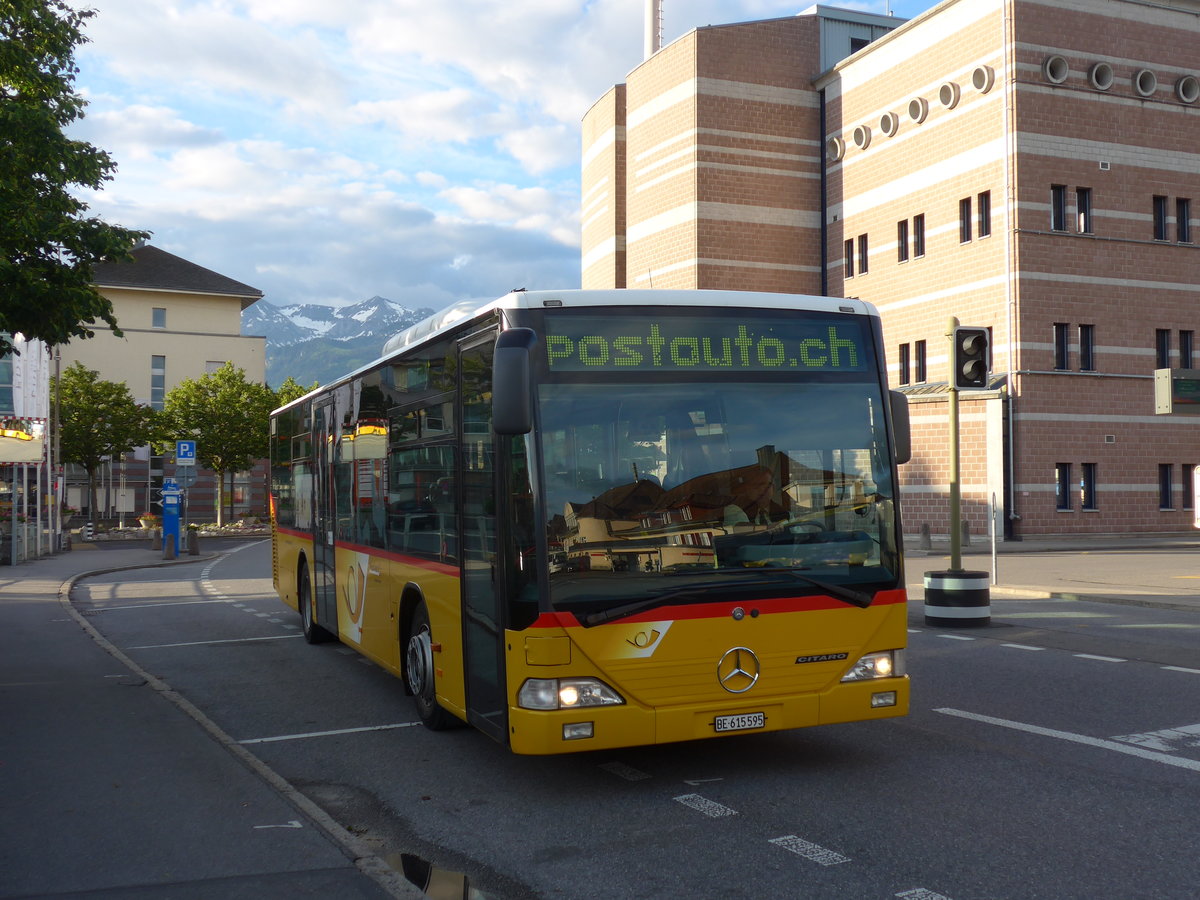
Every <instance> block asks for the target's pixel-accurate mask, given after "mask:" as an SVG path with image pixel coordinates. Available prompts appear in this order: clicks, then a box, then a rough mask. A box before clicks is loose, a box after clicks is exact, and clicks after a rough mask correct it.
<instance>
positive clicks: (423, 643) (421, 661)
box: [404, 601, 454, 731]
mask: <svg viewBox="0 0 1200 900" xmlns="http://www.w3.org/2000/svg"><path fill="white" fill-rule="evenodd" d="M404 677H405V680H406V681H407V682H408V687H409V689H410V690H411V691H412V695H413V701H414V703H415V705H416V707H417V716H418V717H419V718H420V719H421V724H423V725H424V726H425V727H426V728H428V729H429V730H430V731H441V730H443V729H445V728H449V727H450V726H451V725H453V724H454V717H453V716H452V715H450V713H448V712H446V710H444V709H442V707H441V706H439V705H438V702H437V694H436V688H435V685H434V680H433V637H432V634H431V632H430V630H429V610H427V609H426V608H425V603H424V601H422V602H420V603H418V604H417V608H416V610H415V611H414V612H413V620H412V628H411V630H410V631H409V638H408V646H407V647H406V648H405V652H404Z"/></svg>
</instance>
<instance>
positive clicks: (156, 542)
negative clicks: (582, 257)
mask: <svg viewBox="0 0 1200 900" xmlns="http://www.w3.org/2000/svg"><path fill="white" fill-rule="evenodd" d="M150 549H151V550H161V549H162V529H161V528H151V529H150Z"/></svg>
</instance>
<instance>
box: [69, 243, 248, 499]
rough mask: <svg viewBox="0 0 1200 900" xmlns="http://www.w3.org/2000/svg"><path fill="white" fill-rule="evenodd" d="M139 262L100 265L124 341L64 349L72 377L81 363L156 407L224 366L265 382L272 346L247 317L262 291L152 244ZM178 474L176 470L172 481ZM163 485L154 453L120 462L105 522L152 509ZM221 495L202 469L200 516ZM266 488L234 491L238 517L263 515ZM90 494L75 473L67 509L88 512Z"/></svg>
mask: <svg viewBox="0 0 1200 900" xmlns="http://www.w3.org/2000/svg"><path fill="white" fill-rule="evenodd" d="M132 256H133V260H132V261H131V262H115V263H102V264H100V265H98V266H96V267H95V283H96V286H97V287H98V288H99V290H100V293H101V294H103V295H104V296H105V297H106V298H108V300H109V301H110V302H111V303H112V305H113V312H114V314H115V315H116V319H117V322H118V324H119V327H120V329H121V331H122V336H121V337H117V336H116V335H114V334H113V333H112V332H110V331H107V330H99V329H98V330H97V332H96V336H95V337H94V338H91V339H89V340H80V341H72V342H71V343H70V344H67V345H65V346H63V347H62V348H61V354H62V358H61V366H62V368H63V369H64V370H65V369H66V368H67V367H68V366H70V365H72V364H74V363H76V362H79V363H82V364H83V365H85V366H87V367H88V368H89V369H94V370H96V371H97V372H99V373H100V377H101V378H103V379H105V380H107V381H116V382H122V383H124V384H126V385H128V386H129V391H130V393H131V394H132V395H133V397H134V399H135V400H137V401H138V402H139V403H144V404H148V405H150V406H152V407H154V408H155V409H161V408H162V405H163V398H164V397H165V396H166V394H167V393H168V392H169V391H170V390H171V389H172V388H174V387H175V386H176V385H178V384H179V382H180V381H182V380H184V379H185V378H197V377H199V376H201V375H203V374H205V373H206V372H214V371H216V370H217V369H219V368H221V366H223V365H224V364H225V363H226V362H232V363H233V364H234V365H235V366H237V367H239V368H241V369H243V370H245V372H246V378H247V380H249V381H254V382H265V381H266V338H263V337H247V336H244V335H242V333H241V313H242V310H244V309H246V307H248V306H250V304H252V303H254V302H255V301H257V300H259V299H261V298H262V295H263V294H262V291H260V290H258V289H257V288H253V287H250V286H249V285H247V284H243V283H241V282H240V281H235V280H234V279H232V278H229V277H227V276H225V275H221V274H219V273H217V272H214V271H212V270H211V269H206V268H204V267H203V266H199V265H196V264H195V263H192V262H188V261H187V260H186V259H182V258H180V257H178V256H175V255H173V254H171V253H167V252H166V251H165V250H160V249H158V248H157V247H152V246H150V245H148V244H145V245H142V246H140V247H137V248H136V249H134V251H133V253H132ZM173 471H174V468H173V466H172V465H171V464H170V463H168V472H167V474H172V473H173ZM162 477H163V460H162V458H161V457H153V458H151V457H150V455H149V453H148V450H147V449H146V448H143V449H142V450H140V451H138V452H136V453H134V454H131V455H130V456H129V457H127V458H126V459H124V460H120V461H117V462H115V463H113V465H112V471H110V472H108V473H106V475H105V478H104V482H103V484H102V485H101V486H100V497H99V499H98V500H97V503H98V505H99V509H98V510H97V513H98V517H99V518H108V517H115V516H119V515H120V514H122V513H124V514H131V515H132V514H136V513H138V512H142V511H145V510H148V509H151V508H152V502H153V500H155V499H156V497H157V495H156V494H154V493H153V492H154V491H155V490H156V489H157V488H158V487H160V486H161V482H162ZM213 488H214V483H213V479H212V476H211V474H210V473H207V472H204V471H202V472H201V473H200V480H199V481H198V482H197V484H196V486H195V487H194V488H193V489H192V490H191V492H190V497H189V514H190V516H191V517H192V518H209V517H210V515H211V513H212V511H213V508H214V507H213V501H214V496H213ZM262 490H263V489H262V479H260V478H251V477H249V476H248V475H247V476H246V477H243V478H241V479H240V481H238V482H237V483H235V487H234V502H235V512H239V511H240V512H256V511H262V508H263V493H262ZM85 495H86V490H85V485H84V482H83V481H82V480H81V479H80V478H79V477H78V476H77V475H76V476H75V477H73V476H72V473H70V472H68V492H67V503H68V505H70V506H72V507H74V508H76V509H83V508H84V506H85V505H86V503H87V499H86V496H85ZM153 508H154V509H157V507H153Z"/></svg>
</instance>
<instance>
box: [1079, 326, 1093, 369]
mask: <svg viewBox="0 0 1200 900" xmlns="http://www.w3.org/2000/svg"><path fill="white" fill-rule="evenodd" d="M1079 371H1081V372H1094V371H1096V326H1095V325H1080V326H1079Z"/></svg>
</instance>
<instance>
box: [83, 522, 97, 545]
mask: <svg viewBox="0 0 1200 900" xmlns="http://www.w3.org/2000/svg"><path fill="white" fill-rule="evenodd" d="M92 529H93V525H92V523H91V522H87V523H85V524H84V526H83V534H82V535H81V537H82V538H83V539H84V540H85V541H90V540H91V539H92V534H93V533H94V532H93V530H92Z"/></svg>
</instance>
